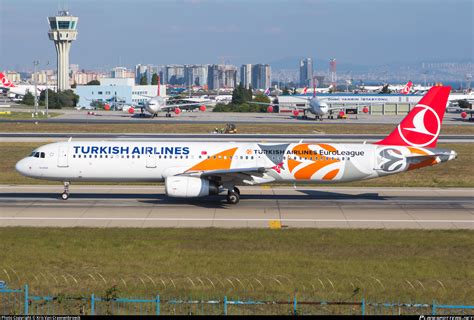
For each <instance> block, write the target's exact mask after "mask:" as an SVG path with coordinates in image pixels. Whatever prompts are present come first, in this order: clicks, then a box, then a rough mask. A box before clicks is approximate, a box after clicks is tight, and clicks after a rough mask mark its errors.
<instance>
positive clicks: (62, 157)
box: [58, 145, 69, 167]
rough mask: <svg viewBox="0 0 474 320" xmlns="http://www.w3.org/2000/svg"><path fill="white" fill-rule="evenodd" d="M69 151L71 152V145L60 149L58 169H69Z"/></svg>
mask: <svg viewBox="0 0 474 320" xmlns="http://www.w3.org/2000/svg"><path fill="white" fill-rule="evenodd" d="M68 151H69V145H65V146H64V145H63V146H60V147H59V152H58V167H68V166H69V162H68Z"/></svg>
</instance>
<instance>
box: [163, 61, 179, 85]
mask: <svg viewBox="0 0 474 320" xmlns="http://www.w3.org/2000/svg"><path fill="white" fill-rule="evenodd" d="M164 78H165V81H166V82H165V83H166V84H171V85H183V84H184V66H183V65H177V64H172V65H167V66H166V67H165V77H164Z"/></svg>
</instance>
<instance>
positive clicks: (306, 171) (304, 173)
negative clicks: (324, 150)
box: [295, 157, 339, 180]
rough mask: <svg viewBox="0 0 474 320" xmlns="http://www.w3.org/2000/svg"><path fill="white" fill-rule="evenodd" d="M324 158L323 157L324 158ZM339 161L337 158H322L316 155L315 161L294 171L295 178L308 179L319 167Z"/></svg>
mask: <svg viewBox="0 0 474 320" xmlns="http://www.w3.org/2000/svg"><path fill="white" fill-rule="evenodd" d="M324 159H325V158H324ZM336 162H339V161H337V160H322V159H321V158H319V157H318V159H317V160H316V161H313V162H312V163H311V164H309V165H307V166H306V167H304V168H302V169H300V170H298V171H297V172H296V173H295V178H296V179H298V180H309V179H311V177H312V176H313V175H314V174H315V173H316V172H318V171H319V170H320V169H322V168H324V167H326V166H328V165H330V164H333V163H336Z"/></svg>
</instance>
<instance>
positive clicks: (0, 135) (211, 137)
mask: <svg viewBox="0 0 474 320" xmlns="http://www.w3.org/2000/svg"><path fill="white" fill-rule="evenodd" d="M385 136H386V135H378V134H187V133H180V134H167V133H130V134H123V133H53V132H51V133H48V132H46V133H36V132H26V133H16V132H13V133H10V132H0V141H50V140H56V141H61V140H65V139H69V138H73V139H80V140H83V139H86V140H87V139H110V140H112V139H121V140H134V141H136V140H137V139H139V140H150V139H152V140H166V141H169V140H176V141H203V140H206V141H222V140H229V141H279V142H280V141H292V142H295V141H299V140H306V141H308V140H309V141H335V142H336V141H339V142H349V141H352V142H364V141H368V142H373V141H379V140H382V139H383V138H384V137H385ZM438 141H439V142H441V143H449V142H452V143H460V142H474V136H473V135H442V136H440V138H439V140H438Z"/></svg>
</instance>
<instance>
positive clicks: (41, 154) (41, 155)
mask: <svg viewBox="0 0 474 320" xmlns="http://www.w3.org/2000/svg"><path fill="white" fill-rule="evenodd" d="M30 157H35V158H43V159H44V158H45V157H46V154H45V153H44V152H36V151H34V152H33V153H32V154H30Z"/></svg>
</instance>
